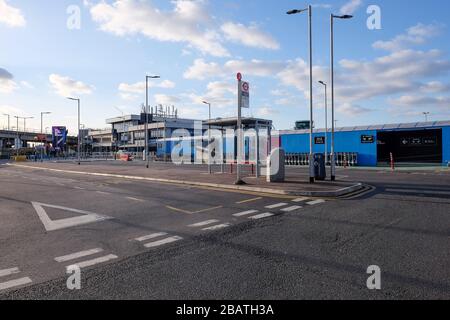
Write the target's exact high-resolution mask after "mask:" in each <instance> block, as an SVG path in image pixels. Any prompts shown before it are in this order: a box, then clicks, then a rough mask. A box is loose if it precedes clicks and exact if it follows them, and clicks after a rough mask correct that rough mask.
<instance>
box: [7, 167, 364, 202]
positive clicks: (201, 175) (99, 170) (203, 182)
mask: <svg viewBox="0 0 450 320" xmlns="http://www.w3.org/2000/svg"><path fill="white" fill-rule="evenodd" d="M11 165H13V166H17V167H21V168H27V167H28V168H36V169H41V170H49V171H53V172H65V173H68V174H95V175H99V176H110V177H120V178H128V179H131V180H147V181H150V182H161V183H172V184H182V185H190V186H200V187H202V186H203V187H212V188H219V189H229V190H242V191H252V192H260V193H266V194H278V195H291V196H309V197H337V196H342V195H345V194H349V193H353V192H356V191H359V190H361V189H363V186H362V184H360V183H359V182H356V181H349V180H346V179H345V178H346V177H338V180H340V181H338V182H331V181H317V182H316V183H315V184H310V183H309V173H308V172H296V173H295V174H288V175H287V176H286V181H285V182H283V183H268V182H267V181H266V178H265V176H260V177H259V178H256V177H255V174H254V172H253V171H252V169H254V168H252V167H251V166H243V170H242V177H243V179H242V180H244V181H245V183H246V184H245V185H244V186H237V185H235V181H236V166H234V165H233V166H232V165H226V166H224V172H221V167H220V166H219V165H216V166H213V170H212V172H213V174H209V172H208V168H207V166H205V165H180V166H178V165H174V164H172V163H162V162H154V163H151V165H150V167H149V168H146V167H145V164H144V163H143V162H141V161H136V162H121V161H103V162H99V161H95V162H87V161H86V162H83V163H82V165H78V164H77V163H75V162H58V163H55V162H43V163H40V162H29V163H26V164H20V163H13V164H11Z"/></svg>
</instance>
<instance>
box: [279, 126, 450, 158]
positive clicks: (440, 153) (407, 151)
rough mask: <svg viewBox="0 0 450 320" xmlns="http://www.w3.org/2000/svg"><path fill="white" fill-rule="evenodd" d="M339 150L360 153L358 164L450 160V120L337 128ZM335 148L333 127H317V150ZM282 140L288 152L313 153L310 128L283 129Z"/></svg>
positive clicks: (315, 134)
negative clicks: (332, 145) (327, 128)
mask: <svg viewBox="0 0 450 320" xmlns="http://www.w3.org/2000/svg"><path fill="white" fill-rule="evenodd" d="M335 132H336V133H335V152H336V153H343V154H344V153H346V154H356V155H357V165H359V166H377V165H379V164H381V165H383V164H386V163H388V162H390V157H391V153H392V156H393V157H394V160H395V162H396V163H432V164H445V165H447V164H448V163H449V162H450V121H438V122H426V123H409V124H386V125H374V126H358V127H346V128H337V129H336V130H335ZM325 143H327V145H328V153H329V152H330V151H331V130H329V131H328V133H326V132H325V129H322V130H314V152H318V153H324V152H325ZM279 144H280V146H281V147H282V148H284V149H285V151H286V153H288V154H307V153H309V130H292V131H280V132H279Z"/></svg>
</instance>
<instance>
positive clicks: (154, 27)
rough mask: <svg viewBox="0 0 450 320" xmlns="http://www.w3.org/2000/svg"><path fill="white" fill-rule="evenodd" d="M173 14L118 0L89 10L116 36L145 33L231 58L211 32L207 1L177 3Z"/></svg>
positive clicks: (216, 35) (213, 32)
mask: <svg viewBox="0 0 450 320" xmlns="http://www.w3.org/2000/svg"><path fill="white" fill-rule="evenodd" d="M173 3H174V8H173V10H172V11H166V12H164V11H161V10H159V9H158V8H155V7H154V6H153V5H152V4H151V3H148V2H143V1H137V0H117V1H115V2H114V3H113V4H108V3H106V2H100V3H98V4H96V5H94V6H92V7H91V8H90V12H91V16H92V19H93V20H94V21H95V22H97V23H99V25H100V29H101V30H103V31H105V32H109V33H112V34H115V35H117V36H126V35H137V34H142V35H144V36H146V37H148V38H150V39H154V40H158V41H164V42H166V41H168V42H180V43H188V44H189V45H190V46H191V47H194V48H196V49H197V50H199V51H201V52H202V53H206V54H210V55H213V56H218V57H224V56H228V55H229V53H228V51H227V50H226V49H225V48H224V47H223V46H222V44H221V43H220V42H221V39H220V35H219V34H218V33H217V32H216V31H214V30H211V29H208V23H209V22H210V16H209V14H208V13H207V12H206V10H205V8H204V6H203V3H204V1H174V2H173Z"/></svg>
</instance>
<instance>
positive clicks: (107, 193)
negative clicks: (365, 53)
mask: <svg viewBox="0 0 450 320" xmlns="http://www.w3.org/2000/svg"><path fill="white" fill-rule="evenodd" d="M96 192H97V193H98V194H103V195H110V194H111V193H109V192H104V191H96Z"/></svg>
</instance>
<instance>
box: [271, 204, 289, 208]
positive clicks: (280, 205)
mask: <svg viewBox="0 0 450 320" xmlns="http://www.w3.org/2000/svg"><path fill="white" fill-rule="evenodd" d="M287 205H288V204H287V203H277V204H273V205H271V206H267V207H266V209H276V208H280V207H284V206H287Z"/></svg>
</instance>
